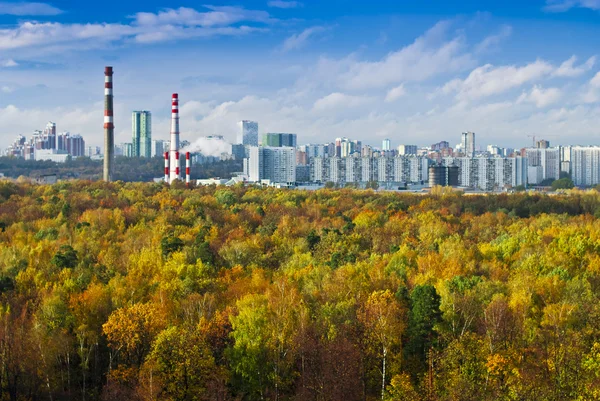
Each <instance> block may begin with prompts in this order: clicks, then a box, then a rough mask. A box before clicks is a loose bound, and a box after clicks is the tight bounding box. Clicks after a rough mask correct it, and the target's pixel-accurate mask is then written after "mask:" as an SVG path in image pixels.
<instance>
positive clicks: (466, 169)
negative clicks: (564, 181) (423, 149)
mask: <svg viewBox="0 0 600 401" xmlns="http://www.w3.org/2000/svg"><path fill="white" fill-rule="evenodd" d="M442 164H443V165H445V166H457V167H458V181H459V186H461V187H466V188H476V189H481V190H483V191H493V190H502V189H504V188H507V187H516V186H518V185H526V184H527V173H528V170H527V158H526V157H447V158H444V159H442Z"/></svg>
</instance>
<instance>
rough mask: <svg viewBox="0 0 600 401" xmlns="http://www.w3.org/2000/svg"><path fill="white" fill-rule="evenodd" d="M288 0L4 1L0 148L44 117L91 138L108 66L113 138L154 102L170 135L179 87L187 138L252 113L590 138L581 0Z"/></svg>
mask: <svg viewBox="0 0 600 401" xmlns="http://www.w3.org/2000/svg"><path fill="white" fill-rule="evenodd" d="M271 3H272V2H271ZM283 3H285V4H286V5H287V6H289V7H287V6H286V7H287V8H281V4H279V6H273V4H271V6H269V4H268V2H266V1H264V2H259V1H249V2H244V7H240V6H239V5H235V4H233V3H230V2H226V1H218V2H216V4H215V5H213V6H209V7H203V6H198V5H194V4H191V2H186V1H183V2H181V3H179V4H173V5H168V4H162V3H160V2H158V1H154V0H153V1H150V2H145V3H137V2H130V3H128V4H127V5H123V4H119V3H116V2H113V1H112V0H111V1H108V2H107V5H106V9H110V10H111V13H109V14H107V13H103V12H97V11H98V10H96V9H94V10H91V9H89V7H87V6H85V5H82V4H80V3H76V2H72V1H64V2H61V4H60V7H58V5H56V4H50V5H47V4H46V5H45V6H46V8H45V9H44V8H43V7H42V6H44V3H19V4H31V6H30V7H28V8H27V9H26V11H20V10H22V9H17V8H15V7H11V6H10V5H11V4H14V3H7V2H0V4H1V5H2V7H0V23H2V24H3V27H4V28H3V29H2V30H0V49H2V57H1V58H0V122H1V123H2V124H0V127H1V128H0V141H2V142H3V143H8V142H10V141H12V140H13V138H14V137H15V136H16V135H19V134H28V133H29V132H31V130H32V126H33V127H36V126H42V125H43V124H44V123H45V122H47V121H49V120H52V121H58V122H59V123H60V124H61V126H64V127H69V129H70V131H71V132H78V133H81V134H82V135H84V136H85V137H86V138H87V139H88V141H89V144H90V145H94V146H99V145H101V144H102V132H101V129H99V128H98V124H99V122H98V117H97V116H98V111H100V112H101V110H102V107H103V106H102V101H101V99H99V98H98V96H97V92H96V88H97V85H98V77H97V73H96V71H97V69H98V66H100V65H104V64H106V61H107V60H110V63H111V64H113V65H114V66H115V68H116V71H117V79H118V82H119V88H120V90H119V93H118V94H117V96H116V97H115V105H114V113H115V116H114V118H115V143H120V142H125V141H127V140H128V138H130V137H131V133H130V130H129V123H128V121H129V118H130V116H131V114H130V113H131V111H132V110H152V111H153V113H154V117H153V126H154V128H153V131H154V132H153V137H155V138H157V139H168V135H169V121H170V119H169V113H168V103H166V102H165V101H164V99H165V98H167V96H168V94H169V93H172V92H173V91H179V92H181V93H182V94H184V95H185V96H184V98H185V99H186V100H185V102H183V103H182V105H181V118H182V135H183V136H185V137H186V138H190V140H193V139H195V138H198V137H201V136H209V135H223V136H224V137H225V138H226V139H227V140H228V141H229V142H231V143H235V136H236V135H237V134H238V130H237V124H238V122H239V121H241V120H244V119H252V120H254V121H259V122H260V124H261V130H260V132H259V135H260V134H263V133H267V132H294V133H297V134H298V136H299V138H302V142H304V143H312V142H316V141H317V140H318V139H319V138H327V139H328V140H329V139H334V138H336V137H341V136H347V137H352V138H361V139H362V140H363V142H365V143H368V144H371V145H376V146H378V145H379V144H381V141H382V140H383V139H384V138H389V139H391V140H392V142H395V143H420V144H428V143H434V142H438V141H440V140H447V138H450V137H451V136H453V135H454V133H456V132H463V131H467V130H471V131H474V132H478V133H479V135H480V139H481V141H480V143H483V142H487V143H490V144H497V145H499V146H514V147H518V146H525V145H526V144H527V143H529V140H528V135H536V136H539V137H546V138H550V139H551V140H552V141H553V142H554V143H556V144H559V145H564V144H567V143H566V142H567V141H568V142H569V143H573V144H582V145H592V144H598V143H599V141H598V140H597V137H598V135H597V134H598V133H599V132H598V128H597V127H599V126H600V108H599V107H598V104H599V103H598V102H599V100H600V75H598V69H599V68H598V67H599V66H598V63H597V62H596V56H597V55H596V52H597V48H598V46H597V45H598V43H597V41H598V40H599V39H597V38H598V37H600V35H597V33H600V28H599V27H598V26H597V25H598V24H596V21H597V19H598V16H599V15H598V12H597V11H596V10H594V7H593V6H590V5H589V3H582V2H577V1H576V2H573V1H569V2H566V1H562V2H561V1H551V2H546V1H537V0H535V1H532V2H529V3H528V4H527V6H526V7H525V6H522V5H521V6H520V7H517V8H518V10H517V8H515V9H514V10H512V11H509V10H508V9H510V7H500V6H498V5H497V4H494V3H493V2H478V3H477V4H474V3H472V2H464V4H461V5H460V6H458V12H457V9H456V7H457V6H456V5H453V7H452V10H450V9H448V7H445V6H444V4H443V2H441V1H433V0H426V1H424V2H419V3H420V4H419V5H415V4H402V5H398V4H395V3H393V2H388V1H376V2H372V3H369V4H367V3H363V2H356V6H355V7H353V9H351V10H350V9H348V8H347V7H343V4H342V3H339V2H327V3H328V4H319V3H317V2H312V1H304V2H302V3H299V2H296V3H294V2H292V3H294V4H292V3H290V2H288V3H286V2H283ZM283 3H282V4H283ZM36 7H37V8H36ZM168 7H170V8H168ZM427 9H434V10H436V13H435V14H434V13H433V12H431V11H427ZM48 10H53V12H48ZM98 21H101V22H106V25H102V24H101V23H100V22H98ZM86 24H89V25H86ZM357 24H359V25H360V26H361V28H362V29H361V31H363V32H362V33H361V34H360V35H358V34H357V33H355V32H352V31H353V27H355V26H356V25H357ZM86 26H87V27H88V28H89V30H90V31H89V33H88V34H87V36H85V35H83V36H84V37H85V39H82V35H80V34H79V32H80V31H81V30H82V29H83V28H84V27H86ZM565 31H568V32H569V35H563V34H561V32H565ZM168 32H171V33H172V35H167V33H168ZM546 43H552V46H546V45H545V44H546ZM197 49H201V50H200V51H197ZM164 60H174V61H176V62H175V63H169V65H168V66H166V64H165V62H164ZM242 60H243V61H244V62H240V61H242ZM165 106H166V107H165Z"/></svg>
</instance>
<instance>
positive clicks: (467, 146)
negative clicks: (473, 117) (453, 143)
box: [460, 132, 475, 157]
mask: <svg viewBox="0 0 600 401" xmlns="http://www.w3.org/2000/svg"><path fill="white" fill-rule="evenodd" d="M460 144H461V148H462V151H463V153H464V155H465V156H467V157H473V156H475V133H474V132H463V133H462V135H461V141H460Z"/></svg>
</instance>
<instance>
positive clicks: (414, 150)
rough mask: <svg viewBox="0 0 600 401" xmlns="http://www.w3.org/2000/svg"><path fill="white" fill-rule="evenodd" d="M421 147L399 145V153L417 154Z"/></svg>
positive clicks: (402, 154)
mask: <svg viewBox="0 0 600 401" xmlns="http://www.w3.org/2000/svg"><path fill="white" fill-rule="evenodd" d="M418 149H419V147H418V146H417V145H400V146H398V155H400V156H409V155H416V154H417V150H418Z"/></svg>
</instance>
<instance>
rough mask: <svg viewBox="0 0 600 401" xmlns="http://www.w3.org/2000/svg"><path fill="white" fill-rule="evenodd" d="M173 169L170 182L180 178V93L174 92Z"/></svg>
mask: <svg viewBox="0 0 600 401" xmlns="http://www.w3.org/2000/svg"><path fill="white" fill-rule="evenodd" d="M170 152H171V158H170V159H171V160H170V161H171V166H170V167H171V171H170V176H169V182H173V181H175V180H178V179H180V175H179V166H180V165H179V95H178V94H177V93H173V97H172V99H171V150H170Z"/></svg>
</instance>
